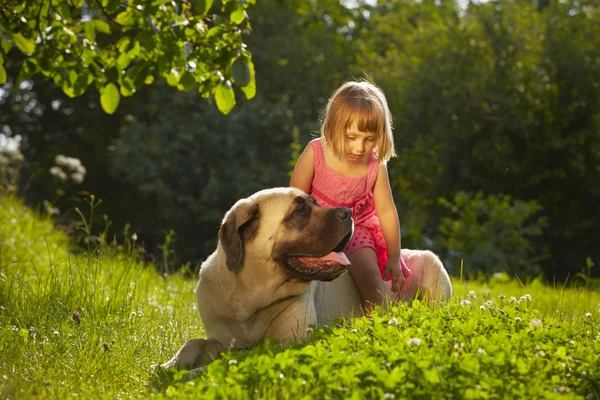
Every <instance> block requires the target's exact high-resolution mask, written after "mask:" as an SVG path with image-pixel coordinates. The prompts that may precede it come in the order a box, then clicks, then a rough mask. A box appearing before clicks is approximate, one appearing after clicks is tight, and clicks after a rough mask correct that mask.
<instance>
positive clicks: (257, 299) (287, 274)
mask: <svg viewBox="0 0 600 400" xmlns="http://www.w3.org/2000/svg"><path fill="white" fill-rule="evenodd" d="M352 232H353V222H352V218H351V213H350V210H349V209H347V208H321V207H319V206H318V205H317V204H316V202H315V201H314V200H313V198H312V197H310V196H309V195H307V194H305V193H303V192H302V191H300V190H297V189H293V188H276V189H268V190H263V191H260V192H258V193H256V194H254V195H253V196H251V197H249V198H247V199H243V200H240V201H238V202H237V203H236V204H235V205H234V206H233V207H232V208H231V210H229V211H228V212H227V214H226V215H225V218H224V220H223V224H222V225H221V229H220V230H219V244H218V247H217V249H216V250H215V252H214V253H213V254H212V255H211V256H210V257H209V258H208V259H207V260H206V261H205V262H204V263H203V264H202V267H201V269H200V280H199V282H198V285H197V286H196V290H195V292H196V299H197V303H198V310H199V312H200V318H201V320H202V324H203V325H204V328H205V330H206V335H207V338H206V339H191V340H188V341H187V342H186V343H185V345H184V346H183V347H182V348H181V349H180V350H179V351H178V352H177V354H175V355H174V356H173V358H171V360H169V361H168V362H166V363H165V364H163V365H162V367H164V368H171V367H174V368H178V369H181V368H186V369H192V368H195V367H199V366H201V365H204V364H207V363H208V362H210V361H211V360H212V359H214V358H215V357H216V356H218V354H219V353H220V352H222V351H224V350H227V349H231V348H244V347H246V346H248V345H249V344H252V343H257V342H260V341H261V340H263V339H264V338H265V337H271V338H273V339H275V340H278V341H281V342H288V341H290V340H293V339H296V340H300V339H303V338H304V337H305V335H306V332H307V328H308V327H309V326H310V325H315V324H316V325H320V324H323V323H324V322H326V321H332V320H334V319H337V318H342V317H353V316H359V315H362V308H361V298H360V294H359V292H358V289H357V287H356V285H355V284H354V281H353V280H352V278H351V277H350V275H349V274H344V272H345V271H346V269H347V266H348V265H349V264H350V263H349V261H348V259H347V258H346V256H345V255H344V254H343V253H341V251H342V250H343V249H344V247H345V246H346V244H347V243H348V241H349V240H350V238H351V236H352ZM402 255H403V257H405V259H406V263H407V265H408V267H409V268H410V269H411V270H412V275H411V276H410V277H408V278H406V280H405V282H404V285H403V287H402V289H401V292H400V294H399V296H398V297H399V300H404V301H411V300H412V299H414V298H415V296H417V295H419V296H421V297H427V298H429V299H433V300H440V299H449V298H450V297H451V296H452V286H451V283H450V278H449V277H448V273H447V272H446V270H445V269H444V267H443V265H442V263H441V261H440V260H439V258H438V257H437V256H436V255H435V254H433V253H432V252H429V251H417V250H407V249H402Z"/></svg>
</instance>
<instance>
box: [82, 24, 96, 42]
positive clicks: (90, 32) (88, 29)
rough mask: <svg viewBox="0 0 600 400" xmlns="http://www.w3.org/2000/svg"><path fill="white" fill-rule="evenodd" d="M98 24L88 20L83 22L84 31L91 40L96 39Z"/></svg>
mask: <svg viewBox="0 0 600 400" xmlns="http://www.w3.org/2000/svg"><path fill="white" fill-rule="evenodd" d="M95 27H96V24H94V21H86V22H84V23H83V32H84V34H85V37H86V38H87V39H89V40H92V39H94V35H95V34H96V28H95Z"/></svg>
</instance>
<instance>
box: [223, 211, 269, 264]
mask: <svg viewBox="0 0 600 400" xmlns="http://www.w3.org/2000/svg"><path fill="white" fill-rule="evenodd" d="M258 216H259V213H258V204H256V203H253V202H250V201H247V200H244V201H241V202H239V203H238V204H236V205H235V206H234V207H233V208H232V209H231V210H229V212H228V213H227V214H226V215H225V218H224V220H223V223H222V224H221V229H219V240H220V241H221V245H222V246H223V249H224V250H225V264H226V265H227V269H229V270H230V271H233V270H235V269H236V268H237V267H238V266H239V265H240V264H241V263H242V259H243V257H244V240H248V239H251V238H252V236H253V235H254V234H255V233H256V230H257V227H258V224H257V223H255V222H257V221H258ZM252 227H254V228H252Z"/></svg>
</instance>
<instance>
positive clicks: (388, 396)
mask: <svg viewBox="0 0 600 400" xmlns="http://www.w3.org/2000/svg"><path fill="white" fill-rule="evenodd" d="M383 398H384V399H385V400H394V399H395V398H396V395H395V394H394V393H385V394H384V395H383Z"/></svg>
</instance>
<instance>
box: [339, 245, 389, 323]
mask: <svg viewBox="0 0 600 400" xmlns="http://www.w3.org/2000/svg"><path fill="white" fill-rule="evenodd" d="M348 259H349V260H350V263H351V264H352V265H350V267H349V268H348V271H349V272H350V275H351V276H352V279H354V282H355V283H356V286H357V287H358V291H359V292H360V296H361V298H362V304H363V309H364V311H365V314H366V315H369V314H370V313H371V311H372V310H373V308H374V307H375V306H383V307H385V306H387V300H388V299H389V298H391V293H390V292H389V290H388V289H387V288H386V286H385V284H384V283H383V279H381V273H380V272H379V267H378V265H377V254H376V253H375V250H373V249H372V248H371V247H363V248H360V249H358V250H356V251H355V252H354V253H352V254H351V255H349V256H348Z"/></svg>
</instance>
